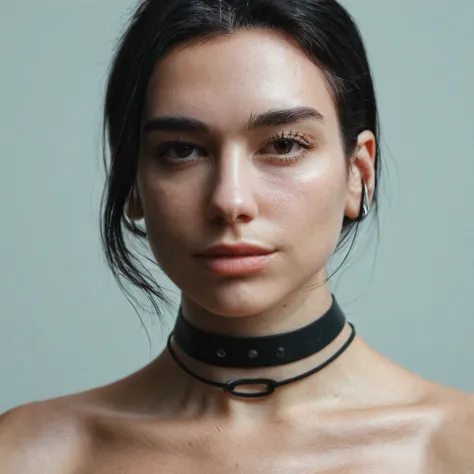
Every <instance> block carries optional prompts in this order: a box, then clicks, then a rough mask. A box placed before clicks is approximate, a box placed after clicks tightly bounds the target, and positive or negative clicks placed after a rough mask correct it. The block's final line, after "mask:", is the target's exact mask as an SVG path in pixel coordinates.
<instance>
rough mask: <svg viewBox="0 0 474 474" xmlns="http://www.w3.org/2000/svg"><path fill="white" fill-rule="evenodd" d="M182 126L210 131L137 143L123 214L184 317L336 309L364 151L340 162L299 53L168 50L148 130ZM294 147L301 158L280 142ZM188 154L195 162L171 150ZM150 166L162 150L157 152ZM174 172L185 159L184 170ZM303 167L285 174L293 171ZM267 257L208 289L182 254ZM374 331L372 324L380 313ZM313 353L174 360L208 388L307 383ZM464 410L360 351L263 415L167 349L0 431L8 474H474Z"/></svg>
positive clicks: (363, 142)
mask: <svg viewBox="0 0 474 474" xmlns="http://www.w3.org/2000/svg"><path fill="white" fill-rule="evenodd" d="M295 106H307V107H313V108H314V109H316V110H318V111H319V112H320V114H321V115H322V116H323V117H324V120H316V119H307V120H304V121H300V122H296V123H291V124H287V125H284V126H281V125H279V126H274V127H265V128H259V129H255V130H252V131H250V130H248V128H247V125H248V122H249V119H250V118H251V117H252V116H255V115H256V114H259V113H264V112H266V111H268V110H271V109H275V108H287V107H295ZM169 115H180V116H186V117H191V118H194V119H198V120H200V121H202V122H204V123H206V124H207V127H208V131H207V132H199V133H196V132H192V133H190V132H183V131H180V132H174V131H166V132H163V131H156V130H155V131H152V132H150V133H144V135H143V140H142V147H141V153H140V162H139V172H138V178H137V185H136V189H135V192H134V199H133V200H132V201H131V202H130V203H129V214H130V217H131V218H134V219H137V220H139V219H142V218H144V219H145V222H146V225H147V229H148V233H149V238H150V243H151V246H152V249H153V252H154V255H155V257H156V260H157V262H158V263H159V264H160V266H161V267H162V268H163V270H164V271H165V272H166V273H167V275H168V276H169V277H170V278H171V280H173V281H174V283H175V284H176V285H177V286H178V287H179V288H180V289H181V290H182V304H183V310H184V313H185V315H186V317H187V318H188V319H189V320H191V321H192V322H193V323H194V324H196V325H198V326H200V327H203V328H206V329H208V330H213V331H219V332H222V331H224V332H226V333H228V334H246V335H262V334H272V333H278V332H282V331H289V330H292V329H295V328H298V327H301V326H303V325H306V324H308V323H309V322H311V321H313V320H314V319H315V318H316V317H318V316H320V315H322V314H323V313H324V312H325V311H326V310H327V309H328V307H329V305H330V301H331V300H330V291H329V288H328V286H327V284H326V283H325V282H324V280H325V277H326V270H325V268H326V264H327V262H328V259H329V257H330V256H331V254H332V253H333V251H334V249H335V246H336V243H337V240H338V237H339V234H340V231H341V226H342V220H343V217H344V216H348V217H351V218H355V217H357V215H358V213H359V206H360V199H361V181H362V179H363V180H364V182H365V183H366V184H367V186H368V189H369V197H370V198H371V196H372V194H373V186H374V165H373V160H374V150H375V143H374V136H373V134H372V133H371V132H370V131H365V132H363V133H362V134H361V135H360V136H359V140H358V146H357V148H356V150H355V151H354V155H353V156H350V157H346V156H344V153H343V150H342V143H341V138H340V134H339V128H338V119H337V114H336V109H335V105H334V102H333V99H332V95H331V93H330V89H329V88H328V85H327V84H326V82H325V79H324V76H323V74H322V72H321V70H320V69H319V68H318V67H317V66H316V65H315V64H314V63H313V62H312V61H311V60H310V59H309V58H308V57H307V56H306V55H305V54H304V53H303V52H302V51H301V50H300V49H299V48H298V47H297V46H295V45H294V44H292V43H291V42H290V41H289V40H288V39H286V38H284V37H283V36H280V35H278V34H277V33H270V32H268V31H246V32H239V33H237V34H235V35H234V36H231V37H225V38H224V37H222V38H218V39H214V40H213V41H210V42H207V43H205V44H200V45H194V46H192V47H187V48H186V47H183V48H179V49H177V50H175V51H173V52H171V53H170V54H169V55H168V56H167V57H166V58H165V59H164V60H163V61H162V62H161V63H160V64H159V65H158V66H157V68H156V71H155V74H154V76H153V78H152V80H151V82H150V88H149V93H148V100H147V109H146V111H145V114H144V122H145V123H147V122H149V121H150V120H152V119H155V118H157V117H164V116H169ZM281 134H283V136H286V135H290V136H292V137H295V136H298V137H304V139H305V140H306V143H308V142H310V143H311V144H312V146H311V149H310V150H308V151H307V152H306V153H304V156H300V155H302V149H301V147H300V146H298V145H296V144H295V145H291V144H290V146H289V152H288V147H287V145H288V144H287V143H286V144H285V143H281V138H280V142H276V143H274V142H273V141H274V139H275V137H277V136H278V137H279V136H280V135H281ZM178 138H179V139H181V140H185V141H186V142H192V143H193V146H194V147H195V148H191V149H189V150H188V149H186V148H184V149H183V148H182V147H181V148H180V149H179V150H177V149H171V150H169V151H168V152H166V153H165V158H166V157H167V159H168V160H175V161H174V162H175V163H176V160H179V159H181V160H183V156H184V157H186V156H188V157H191V158H192V161H189V162H186V163H185V164H180V165H179V166H177V165H176V164H175V165H170V163H171V162H170V161H166V159H165V158H163V155H162V153H160V152H161V151H162V146H163V144H164V143H165V142H166V141H169V140H176V139H178ZM159 151H160V152H159ZM180 157H181V158H180ZM294 157H299V158H298V159H297V160H296V161H291V162H286V161H285V159H287V158H294ZM243 240H244V241H251V242H253V243H258V244H260V245H264V246H267V247H270V248H271V249H274V250H276V253H275V255H274V258H273V259H272V261H271V262H270V264H269V265H268V266H267V267H265V269H264V270H263V271H262V272H260V273H259V274H257V275H252V276H246V277H239V278H229V277H225V278H224V277H222V276H218V275H216V274H213V273H211V272H209V271H208V270H207V268H205V267H203V266H202V265H201V264H200V263H199V262H197V261H196V258H195V257H194V256H193V255H194V254H195V253H196V252H199V251H202V250H203V249H205V248H206V247H208V246H210V245H213V244H216V243H219V242H228V243H235V242H239V241H243ZM381 317H383V315H381ZM348 336H349V328H348V327H346V328H345V329H344V331H343V332H342V333H341V335H340V336H339V337H338V338H337V339H336V340H335V341H334V342H333V343H332V344H331V345H330V346H329V347H327V348H326V349H325V350H324V351H322V352H321V353H319V354H316V355H314V356H312V357H309V358H308V359H305V360H303V361H299V362H296V363H294V364H289V365H287V366H282V367H276V368H268V369H263V370H261V369H258V370H257V369H252V370H245V371H242V370H238V369H231V370H230V369H225V368H214V367H209V366H206V365H205V364H202V363H198V362H196V361H193V360H191V359H190V358H188V357H186V356H185V355H184V354H183V353H181V352H180V350H179V348H177V347H175V351H176V352H178V354H179V355H180V358H181V360H182V361H183V362H184V363H186V365H187V366H188V367H189V368H191V369H193V370H194V371H195V372H196V373H199V374H200V375H201V376H204V377H207V378H211V379H213V380H220V381H226V380H228V379H230V378H233V377H239V376H243V375H245V376H246V377H255V376H262V377H271V378H275V379H277V380H280V379H283V378H286V377H290V376H294V375H297V374H300V373H302V372H304V371H306V370H309V369H310V368H312V367H314V366H315V365H317V364H319V363H321V362H323V361H325V360H327V359H328V358H329V357H330V356H331V355H332V354H333V353H334V352H336V351H337V349H338V348H339V347H340V346H341V345H342V344H344V342H345V341H346V340H347V338H348ZM473 431H474V402H473V400H472V396H470V395H468V394H464V393H461V392H459V391H456V390H453V389H449V388H446V387H442V386H439V385H437V384H434V383H432V382H429V381H427V380H424V379H422V378H420V377H418V376H416V375H415V374H412V373H410V372H409V371H407V370H405V369H403V368H401V367H399V366H397V365H395V364H394V363H392V362H391V361H389V360H387V359H386V358H385V357H383V356H382V355H380V354H378V353H377V352H375V351H374V350H373V349H372V348H370V347H369V346H368V345H367V344H366V343H365V342H364V341H363V340H362V339H361V338H360V337H356V339H355V341H354V342H353V343H352V345H351V346H350V347H349V349H348V350H347V351H346V352H345V353H344V354H343V355H342V356H341V357H339V358H338V359H337V360H336V361H335V362H333V363H332V364H331V365H329V366H328V367H327V368H325V369H324V370H323V371H321V372H319V373H318V374H316V375H315V376H312V377H310V378H307V379H304V380H302V381H300V382H298V383H296V384H292V385H288V386H286V387H282V388H280V389H278V390H277V392H275V393H274V394H273V395H272V396H271V397H269V398H266V399H263V400H248V399H247V400H240V399H234V398H232V397H230V396H228V395H225V394H224V393H223V392H222V391H220V390H218V389H215V388H212V387H209V386H207V385H203V384H201V383H199V382H197V381H196V380H194V379H193V378H191V377H189V376H188V375H187V374H185V373H184V372H183V371H182V370H181V369H180V368H179V367H178V366H177V365H176V364H175V363H174V361H173V360H172V359H171V358H170V356H169V354H168V352H167V351H166V350H164V351H163V353H162V354H160V356H159V357H157V358H156V359H155V360H154V361H152V362H151V363H150V364H149V365H147V366H146V367H144V368H143V369H141V370H140V371H138V372H136V373H134V374H132V375H130V376H128V377H126V378H124V379H122V380H119V381H117V382H115V383H113V384H109V385H106V386H103V387H99V388H96V389H94V390H90V391H87V392H83V393H79V394H74V395H69V396H66V397H62V398H58V399H54V400H47V401H43V402H37V403H31V404H28V405H24V406H22V407H18V408H16V409H14V410H12V411H10V412H8V413H6V414H4V415H3V416H2V417H1V418H0V465H1V466H2V471H1V472H2V474H3V473H5V474H17V473H20V472H21V473H24V474H29V473H35V474H36V473H44V472H48V473H49V474H54V473H56V472H57V473H61V474H67V473H74V474H76V473H100V474H109V473H117V472H120V473H130V474H142V473H143V474H145V473H147V474H149V473H155V472H156V473H183V472H196V473H210V474H213V473H216V474H217V473H222V472H235V473H249V472H259V473H265V474H266V473H290V472H291V473H308V474H309V473H311V474H317V473H323V472H324V473H326V474H328V473H332V474H336V473H338V474H342V473H345V474H356V473H364V474H367V473H381V472H383V473H385V474H390V473H403V474H407V473H410V474H411V473H429V474H438V473H446V474H464V473H465V474H467V473H472V472H474V455H473V451H474V450H473V449H472V447H473V446H472V444H473V443H472V438H473Z"/></svg>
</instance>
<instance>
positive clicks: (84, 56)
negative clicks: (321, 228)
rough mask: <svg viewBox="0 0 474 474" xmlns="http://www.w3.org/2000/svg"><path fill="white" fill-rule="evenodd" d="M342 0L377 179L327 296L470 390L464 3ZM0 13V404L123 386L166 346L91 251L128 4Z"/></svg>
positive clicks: (468, 11) (471, 120) (473, 219)
mask: <svg viewBox="0 0 474 474" xmlns="http://www.w3.org/2000/svg"><path fill="white" fill-rule="evenodd" d="M344 3H345V5H346V6H347V7H348V8H349V9H350V11H351V12H352V13H353V14H354V16H355V17H356V19H357V20H358V22H359V24H360V27H361V29H362V32H363V34H364V36H365V39H366V42H367V47H368V50H369V54H370V58H371V61H372V67H373V70H374V74H375V78H376V84H377V90H378V94H379V101H380V107H381V118H382V125H383V130H384V142H383V143H384V159H385V165H386V173H385V175H384V178H385V180H384V182H383V183H382V186H383V192H382V225H381V238H380V245H379V247H378V253H377V254H375V243H376V240H375V239H374V236H373V234H366V235H365V236H364V235H362V240H361V241H360V243H361V245H359V250H358V252H357V254H356V255H354V257H353V259H352V262H353V263H354V265H353V266H352V267H351V268H350V270H347V271H346V272H345V273H344V277H343V279H342V280H341V279H340V278H339V279H338V280H336V282H337V281H340V283H339V285H338V286H335V287H334V288H335V291H337V295H338V298H339V301H340V303H341V305H342V306H343V307H344V309H345V310H346V312H347V314H348V316H349V319H351V320H352V321H353V322H355V323H356V324H357V328H358V330H359V333H360V334H361V335H362V336H363V337H364V338H365V339H366V340H367V341H368V342H369V343H371V344H372V345H373V346H374V347H375V348H376V349H378V350H379V351H381V352H382V353H384V354H385V355H387V356H389V357H391V358H392V359H393V360H395V361H396V362H398V363H400V364H402V365H404V366H406V367H408V368H410V369H411V370H413V371H415V372H418V373H420V374H421V375H423V376H425V377H428V378H430V379H432V380H435V381H438V382H440V383H443V384H448V385H452V386H455V387H458V388H461V389H463V390H467V391H474V370H473V367H472V366H473V362H474V348H473V346H472V340H473V336H474V305H473V303H472V297H473V293H474V270H473V267H474V210H473V204H474V197H473V196H474V195H473V186H472V185H473V182H474V152H473V150H474V93H473V84H474V28H473V26H472V25H473V22H474V2H473V1H472V0H454V1H452V2H445V1H441V0H417V1H416V2H414V1H413V0H397V1H388V0H383V1H380V0H357V1H353V2H349V1H346V2H344ZM0 5H1V8H0V12H1V13H0V58H1V66H0V68H1V69H0V71H1V74H0V104H1V106H0V144H1V168H0V170H1V172H0V179H1V187H0V193H1V195H0V206H1V207H0V226H1V232H0V269H1V271H0V411H3V410H6V409H8V408H10V407H13V406H16V405H19V404H22V403H25V402H28V401H32V400H38V399H43V398H50V397H54V396H58V395H62V394H66V393H71V392H75V391H79V390H84V389H87V388H91V387H94V386H97V385H102V384H105V383H108V382H111V381H113V380H115V379H117V378H121V377H123V376H125V375H127V374H128V373H130V372H131V371H133V370H135V369H137V368H139V367H140V366H142V365H143V364H145V363H147V362H148V361H149V360H150V358H151V357H154V356H155V355H156V354H157V353H158V352H159V351H160V349H161V348H162V347H163V342H164V341H163V337H162V334H161V331H160V326H159V325H157V324H156V325H154V326H153V325H152V323H151V322H150V318H148V317H145V321H146V322H147V327H148V329H149V331H150V333H151V335H152V340H153V346H152V349H151V351H150V348H149V345H148V340H147V337H146V333H145V332H144V330H143V329H142V328H141V326H140V323H139V320H138V318H137V317H136V315H135V313H134V311H133V309H132V308H131V307H130V306H129V304H128V303H127V301H126V300H125V298H124V297H123V296H122V294H121V293H120V292H119V290H118V288H117V287H116V284H115V282H114V281H113V279H112V278H111V276H110V273H109V271H108V269H107V268H106V266H105V264H104V259H103V257H102V254H101V248H100V244H99V227H98V204H99V198H100V193H101V189H102V180H103V174H102V168H101V161H100V160H101V156H100V149H101V148H100V143H101V142H100V127H101V106H102V96H103V88H104V78H105V73H106V70H107V66H108V63H109V61H110V58H111V50H112V48H113V46H114V43H115V40H116V38H117V36H118V34H119V32H120V31H121V28H122V26H123V24H124V23H125V21H126V19H127V18H128V14H129V12H130V11H131V9H132V7H133V2H131V1H130V0H100V1H98V0H96V1H92V0H76V1H74V2H72V1H65V0H45V1H33V0H29V1H22V2H11V1H6V0H1V3H0ZM368 239H371V240H368ZM364 249H365V253H363V251H364ZM357 256H360V258H355V257H357ZM374 262H375V263H374ZM170 321H171V318H170Z"/></svg>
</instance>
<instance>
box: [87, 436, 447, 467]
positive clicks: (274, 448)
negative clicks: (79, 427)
mask: <svg viewBox="0 0 474 474" xmlns="http://www.w3.org/2000/svg"><path fill="white" fill-rule="evenodd" d="M97 448H98V449H97V450H96V451H95V453H94V455H93V456H92V459H94V464H93V466H89V468H88V470H87V472H88V473H89V474H116V473H121V474H154V473H157V474H158V473H160V474H178V473H179V474H183V473H192V474H222V473H235V474H244V473H245V474H248V473H255V474H290V473H291V474H323V473H324V474H371V473H374V474H375V473H377V474H380V473H382V472H383V473H384V474H425V473H426V474H428V473H429V474H438V473H439V474H445V473H444V472H442V471H440V470H437V468H436V459H435V458H433V456H432V455H431V454H432V453H431V443H430V436H428V435H427V434H426V433H422V432H420V431H417V430H415V431H413V432H405V433H393V432H391V433H389V432H386V433H379V435H378V436H373V434H369V433H367V431H366V432H364V433H362V432H361V433H360V434H359V435H358V436H353V437H351V436H349V435H348V433H343V432H340V433H338V432H335V433H327V432H326V433H324V434H315V433H307V432H294V431H288V430H286V431H285V430H278V429H274V430H272V431H267V430H260V431H256V432H249V433H246V434H239V435H235V434H234V433H229V432H225V431H219V428H218V427H214V429H210V430H204V431H202V430H200V431H198V432H192V431H189V432H187V433H182V432H181V433H179V434H178V433H177V432H175V431H174V430H170V431H169V432H168V433H166V432H164V433H163V434H162V436H160V437H158V438H153V439H151V438H150V439H147V438H144V437H141V438H139V437H137V436H136V435H135V436H133V437H132V436H129V437H127V436H124V437H123V438H122V439H121V440H119V439H115V441H114V442H112V443H109V444H108V445H107V446H103V445H102V447H101V448H100V449H99V446H98V445H97ZM446 474H448V473H446ZM451 474H452V473H451Z"/></svg>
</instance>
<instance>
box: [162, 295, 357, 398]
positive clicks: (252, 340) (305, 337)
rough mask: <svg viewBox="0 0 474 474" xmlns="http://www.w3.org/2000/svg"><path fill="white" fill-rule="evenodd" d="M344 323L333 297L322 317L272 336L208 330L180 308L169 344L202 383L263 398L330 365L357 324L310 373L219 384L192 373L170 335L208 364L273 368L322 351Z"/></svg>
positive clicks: (187, 350) (243, 395)
mask: <svg viewBox="0 0 474 474" xmlns="http://www.w3.org/2000/svg"><path fill="white" fill-rule="evenodd" d="M345 323H346V318H345V315H344V313H343V312H342V310H341V309H340V308H339V306H338V304H337V302H336V299H335V298H334V296H333V297H332V305H331V308H330V309H329V310H328V311H327V312H326V313H325V314H324V315H323V316H322V317H321V318H319V319H317V320H316V321H314V322H313V323H311V324H309V325H308V326H305V327H303V328H301V329H297V330H295V331H291V332H288V333H283V334H276V335H271V336H259V337H255V336H252V337H236V336H227V335H223V334H215V333H209V332H206V331H203V330H201V329H199V328H197V327H195V326H193V325H192V324H190V323H189V322H188V321H187V320H186V319H185V318H184V316H183V314H182V311H181V309H180V311H179V313H178V317H177V320H176V324H175V327H174V330H173V332H172V333H171V334H170V336H169V338H168V345H167V347H168V350H169V352H170V354H171V356H172V357H173V359H174V360H175V361H176V362H177V363H178V365H179V366H180V367H181V368H182V369H183V370H185V371H186V372H187V373H188V374H190V375H191V376H193V377H194V378H197V379H198V380H200V381H201V382H204V383H207V384H209V385H213V386H216V387H220V388H223V389H224V390H225V391H226V392H229V393H231V394H233V395H235V396H240V397H252V398H253V397H262V396H266V395H269V394H270V393H273V392H274V391H275V388H277V387H278V386H281V385H286V384H288V383H291V382H296V381H297V380H301V379H302V378H305V377H308V376H309V375H311V374H313V373H316V372H317V371H319V370H321V369H323V368H324V367H326V366H327V365H329V363H331V362H332V361H333V360H335V359H336V358H337V357H339V355H341V354H342V353H343V352H344V351H345V350H346V349H347V347H349V345H350V344H351V342H352V341H353V340H354V337H355V328H354V326H353V325H352V324H350V323H349V324H350V326H351V328H352V334H351V336H350V337H349V339H348V340H347V341H346V343H345V344H344V345H343V346H342V347H341V348H340V349H339V351H337V352H336V353H335V354H334V355H333V356H332V357H331V358H330V359H329V360H327V361H326V362H325V363H323V364H321V365H320V366H318V367H316V368H314V369H312V370H310V371H309V372H306V373H304V374H302V375H299V376H297V377H293V378H292V379H288V380H284V381H280V382H277V381H274V380H271V379H238V380H231V381H229V382H227V383H220V382H214V381H210V380H206V379H203V378H202V377H200V376H198V375H196V374H194V373H192V372H191V371H190V370H189V369H187V368H186V367H185V366H184V365H183V363H182V362H181V361H180V360H179V359H178V357H177V356H176V354H175V352H174V350H173V348H172V346H171V338H172V337H173V338H174V340H175V342H176V344H177V345H178V347H179V348H180V349H181V350H182V351H183V352H184V353H186V354H187V355H188V356H190V357H192V358H194V359H196V360H198V361H200V362H203V363H205V364H209V365H214V366H220V367H235V368H260V367H274V366H278V365H284V364H290V363H292V362H296V361H298V360H301V359H304V358H306V357H309V356H311V355H313V354H316V353H317V352H319V351H321V350H322V349H324V348H325V347H327V346H328V345H329V344H331V342H333V341H334V340H335V339H336V338H337V336H338V335H339V334H340V333H341V331H342V330H343V328H344V326H345ZM240 385H265V386H266V390H264V391H263V392H256V393H255V392H250V393H249V392H237V391H236V390H235V389H236V387H237V386H240Z"/></svg>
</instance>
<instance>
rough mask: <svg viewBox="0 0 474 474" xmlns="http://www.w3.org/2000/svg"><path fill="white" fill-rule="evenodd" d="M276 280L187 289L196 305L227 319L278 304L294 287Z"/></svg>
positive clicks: (234, 281) (254, 312)
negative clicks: (283, 285)
mask: <svg viewBox="0 0 474 474" xmlns="http://www.w3.org/2000/svg"><path fill="white" fill-rule="evenodd" d="M275 283H276V282H275V281H273V282H269V281H266V282H265V281H260V282H259V281H255V280H252V279H251V280H247V281H245V280H240V281H238V280H237V281H236V280H235V279H232V280H227V281H221V282H219V283H218V284H216V285H215V286H214V285H211V286H207V289H206V290H204V289H201V291H194V292H192V293H194V294H191V292H186V293H187V295H188V297H189V298H190V299H192V300H193V301H194V302H195V303H196V304H197V305H198V306H200V307H201V308H203V309H205V310H206V311H209V312H210V313H213V314H216V315H219V316H222V317H229V318H245V317H249V316H253V315H255V314H259V313H262V312H265V311H269V310H271V309H273V308H275V307H276V306H277V305H279V304H281V301H282V299H283V298H284V297H285V295H287V294H290V293H291V292H292V290H293V288H289V287H288V288H284V287H282V285H281V284H280V285H277V284H275Z"/></svg>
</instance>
